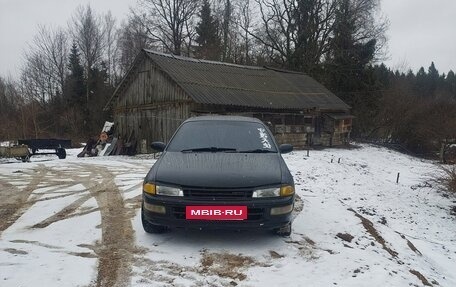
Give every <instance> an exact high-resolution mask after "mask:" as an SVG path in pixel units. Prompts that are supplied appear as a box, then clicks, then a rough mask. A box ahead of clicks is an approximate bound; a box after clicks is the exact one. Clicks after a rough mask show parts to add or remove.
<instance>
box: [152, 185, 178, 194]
mask: <svg viewBox="0 0 456 287" xmlns="http://www.w3.org/2000/svg"><path fill="white" fill-rule="evenodd" d="M157 194H158V195H166V196H184V191H183V190H182V189H180V188H178V187H171V186H166V185H157Z"/></svg>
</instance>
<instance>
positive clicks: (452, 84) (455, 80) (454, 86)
mask: <svg viewBox="0 0 456 287" xmlns="http://www.w3.org/2000/svg"><path fill="white" fill-rule="evenodd" d="M445 83H446V87H447V89H448V91H449V92H450V93H451V95H452V96H453V98H454V99H456V75H455V74H454V72H453V71H452V70H450V71H449V72H448V75H447V76H446V78H445Z"/></svg>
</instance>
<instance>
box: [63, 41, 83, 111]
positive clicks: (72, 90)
mask: <svg viewBox="0 0 456 287" xmlns="http://www.w3.org/2000/svg"><path fill="white" fill-rule="evenodd" d="M68 69H69V70H70V74H69V75H68V78H67V91H66V95H67V99H68V101H69V103H70V104H73V105H77V106H78V107H80V108H81V107H83V105H84V101H85V99H84V93H85V80H84V67H83V66H82V65H81V58H80V54H79V50H78V47H77V45H76V43H75V42H73V45H72V46H71V50H70V56H69V63H68Z"/></svg>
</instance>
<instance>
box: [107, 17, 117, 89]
mask: <svg viewBox="0 0 456 287" xmlns="http://www.w3.org/2000/svg"><path fill="white" fill-rule="evenodd" d="M103 20H104V29H105V42H106V43H105V46H106V49H105V54H106V56H105V58H106V67H107V71H108V76H109V83H110V84H111V85H112V86H114V85H115V84H116V82H117V80H118V78H119V65H118V58H119V44H118V41H119V31H118V29H117V25H116V19H115V18H114V17H113V16H112V14H111V12H108V13H107V14H106V15H105V16H104V19H103Z"/></svg>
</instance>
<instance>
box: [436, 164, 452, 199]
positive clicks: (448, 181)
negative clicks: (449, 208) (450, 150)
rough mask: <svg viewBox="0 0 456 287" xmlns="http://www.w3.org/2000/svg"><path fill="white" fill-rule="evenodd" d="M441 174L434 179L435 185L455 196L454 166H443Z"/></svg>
mask: <svg viewBox="0 0 456 287" xmlns="http://www.w3.org/2000/svg"><path fill="white" fill-rule="evenodd" d="M442 172H443V173H442V174H441V175H439V176H438V177H437V178H436V182H437V184H438V185H439V186H440V187H441V188H442V189H444V190H445V191H448V192H451V193H454V194H456V165H453V166H447V167H445V166H443V167H442Z"/></svg>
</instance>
